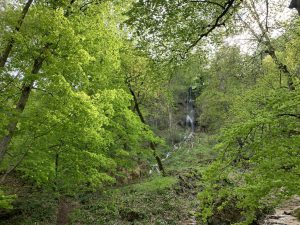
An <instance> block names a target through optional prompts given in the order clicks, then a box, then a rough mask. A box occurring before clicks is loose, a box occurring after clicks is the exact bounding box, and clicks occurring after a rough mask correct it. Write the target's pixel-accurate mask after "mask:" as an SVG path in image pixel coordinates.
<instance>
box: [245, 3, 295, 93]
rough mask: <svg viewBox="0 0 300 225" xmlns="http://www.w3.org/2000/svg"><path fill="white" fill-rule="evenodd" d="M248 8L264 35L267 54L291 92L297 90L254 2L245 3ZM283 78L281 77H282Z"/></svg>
mask: <svg viewBox="0 0 300 225" xmlns="http://www.w3.org/2000/svg"><path fill="white" fill-rule="evenodd" d="M245 5H246V7H247V8H248V9H249V11H250V14H251V16H252V18H253V19H254V20H255V22H256V23H257V25H258V27H259V29H260V32H261V33H262V38H263V39H264V44H265V46H266V47H267V50H266V53H268V54H269V55H270V56H271V58H272V59H273V61H274V63H275V64H276V66H277V68H278V69H279V71H280V72H282V73H283V74H284V75H286V77H287V85H288V88H289V90H290V91H292V90H295V85H294V82H293V76H292V74H291V72H290V71H289V70H288V67H287V65H285V64H284V63H282V62H281V61H280V60H279V59H278V57H277V55H276V51H275V48H274V46H273V45H272V42H271V39H270V37H269V36H268V29H267V27H266V28H265V27H264V25H263V24H262V22H261V20H260V17H259V14H258V12H257V10H256V7H255V3H254V1H253V0H251V1H250V4H247V3H246V2H245ZM242 22H243V23H244V24H245V25H246V26H247V27H248V28H249V30H250V32H251V33H252V34H253V36H254V37H255V38H256V39H257V40H258V41H259V40H261V37H260V35H258V34H257V33H256V32H255V31H254V30H253V29H252V28H251V27H250V25H249V24H247V23H246V22H245V21H243V20H242ZM280 76H281V75H280Z"/></svg>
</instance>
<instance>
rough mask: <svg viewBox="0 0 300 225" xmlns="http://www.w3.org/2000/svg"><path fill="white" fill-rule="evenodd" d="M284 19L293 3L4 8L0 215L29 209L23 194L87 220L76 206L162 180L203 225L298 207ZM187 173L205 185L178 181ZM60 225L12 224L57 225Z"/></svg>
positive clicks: (294, 102) (291, 68)
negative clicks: (187, 192)
mask: <svg viewBox="0 0 300 225" xmlns="http://www.w3.org/2000/svg"><path fill="white" fill-rule="evenodd" d="M288 7H290V8H295V9H297V10H298V9H299V5H298V1H292V2H291V3H290V5H289V2H286V1H283V0H282V1H281V0H280V1H275V0H259V1H254V0H247V1H241V0H220V1H217V0H212V1H206V0H203V1H202V0H196V1H190V0H182V1H170V0H151V1H149V0H139V1H121V0H117V1H110V0H91V1H86V0H59V1H54V0H14V1H9V0H4V1H2V2H1V3H0V118H1V119H0V175H1V178H0V182H1V187H0V209H1V210H4V211H3V212H4V213H3V215H10V214H9V213H11V212H17V210H16V211H13V210H15V209H16V208H17V209H18V210H19V211H20V212H23V214H22V213H19V214H20V215H25V214H26V213H25V212H28V211H30V210H28V208H29V206H30V207H31V206H32V205H34V204H32V205H31V204H30V201H29V200H28V199H29V197H28V199H26V196H27V195H26V194H24V195H23V196H22V195H21V197H20V196H19V195H18V193H17V191H16V189H15V186H16V185H15V183H18V184H19V183H22V182H23V183H22V184H24V185H20V186H21V187H20V188H24V187H22V186H26V187H31V188H32V190H37V193H38V195H39V194H40V193H39V191H40V190H43V191H42V192H43V193H44V192H45V193H46V192H47V193H48V194H49V196H51V197H47V198H48V200H47V201H48V202H49V204H50V203H51V204H52V203H53V202H54V203H53V205H55V206H54V207H53V208H59V209H60V207H61V205H62V204H67V202H68V201H66V199H67V198H70V199H72V201H76V202H80V204H81V206H82V208H84V204H85V203H84V200H82V199H81V200H82V201H81V200H78V198H79V197H78V196H80V198H82V196H88V195H89V194H90V193H97V194H98V193H100V194H99V195H100V196H101V198H102V197H107V196H108V198H109V197H110V191H112V190H114V189H116V188H118V187H123V186H126V185H129V184H131V183H133V182H141V185H143V179H148V178H149V179H151V177H152V176H158V177H160V176H161V177H162V178H156V177H155V178H154V181H153V182H158V183H159V184H160V185H161V187H169V186H170V187H173V186H174V185H175V186H176V185H182V183H184V185H187V186H188V187H189V189H195V191H194V192H195V193H196V194H195V193H194V194H193V195H194V196H195V195H197V197H196V199H197V208H196V209H195V210H194V211H196V212H195V217H197V219H198V221H201V223H202V224H223V222H224V224H252V223H253V222H254V221H258V220H259V219H261V218H262V216H264V215H266V214H267V213H269V212H270V209H274V207H276V206H278V204H279V203H280V202H282V201H283V200H286V199H289V198H291V197H292V196H295V195H300V193H299V186H300V121H299V119H300V91H299V90H300V89H299V82H300V75H299V68H300V61H299V59H300V55H299V52H300V47H299V46H300V45H299V40H300V36H299V34H300V27H299V22H300V21H299V16H298V15H297V13H296V11H295V10H291V9H289V8H288ZM283 15H284V16H283ZM204 137H206V138H204ZM208 139H209V140H211V141H209V142H206V140H208ZM197 143H198V144H197ZM204 143H206V144H207V145H206V148H207V149H209V150H207V151H206V152H205V154H204V153H202V152H201V151H202V149H201V148H202V147H203V145H204ZM181 146H183V147H181ZM190 149H191V153H190V154H191V156H190V158H189V157H187V156H186V155H184V154H188V153H189V151H190ZM175 150H176V151H179V152H180V153H181V154H183V155H182V157H181V156H180V155H179V156H172V154H173V153H174V152H175ZM185 150H186V152H187V153H184V151H185ZM193 151H195V152H197V151H199V152H201V154H199V155H197V156H195V157H194V156H193V155H192V153H193ZM180 153H176V154H180ZM174 154H175V153H174ZM176 154H175V155H176ZM203 155H209V157H210V158H209V160H208V159H207V161H209V163H207V164H203V161H205V159H203V158H200V157H203ZM172 157H173V158H172ZM176 157H178V158H176ZM197 157H199V158H197ZM175 159H176V160H178V161H176V163H175V165H173V164H172V162H173V163H174V161H175ZM186 159H189V160H191V162H190V165H189V167H187V168H188V169H189V170H192V171H194V170H195V171H197V172H195V173H196V175H195V177H197V179H198V180H197V182H198V183H201V185H198V184H197V185H194V184H193V185H194V186H193V185H192V184H189V182H194V180H192V181H186V180H187V178H183V175H182V174H181V173H183V172H182V171H181V172H178V171H179V170H180V169H182V168H181V167H180V166H182V164H181V163H182V162H184V160H186ZM195 159H197V160H198V161H196V162H194V161H193V160H195ZM172 160H173V161H172ZM170 165H171V166H170ZM174 167H175V168H176V169H175V170H174ZM172 168H173V169H172ZM187 168H185V170H187ZM199 168H201V169H199ZM153 171H156V174H155V175H153ZM174 171H175V172H174ZM184 172H186V171H184ZM193 173H194V172H193ZM188 178H189V179H190V177H188ZM156 179H158V180H156ZM159 179H162V180H159ZM193 179H194V178H193ZM160 181H161V183H160ZM25 184H26V185H25ZM150 184H151V183H150ZM149 186H150V187H149ZM153 186H155V185H152V186H151V185H148V186H145V187H144V186H142V187H141V188H140V189H139V190H142V191H143V192H145V194H147V193H148V192H149V193H152V192H151V191H149V190H150V189H151V188H153ZM159 187H160V186H159ZM155 188H157V187H155ZM155 188H154V190H157V189H155ZM24 190H25V189H24ZM26 190H27V189H26ZM32 190H30V191H28V192H29V193H31V194H32V193H33V191H32ZM151 190H152V189H151ZM126 193H127V192H126ZM176 193H177V192H176ZM156 194H157V196H159V194H160V193H159V191H157V192H156ZM128 195H130V194H128ZM24 196H25V197H24ZM41 196H42V195H41ZM157 196H156V197H157ZM86 198H87V197H86ZM153 198H154V197H153ZM175 198H176V197H175ZM178 198H179V199H180V197H178ZM24 199H25V200H24ZM121 199H122V198H121ZM18 201H19V202H22V204H18ZM26 201H27V202H26ZM35 201H37V202H39V200H38V199H35ZM186 201H187V200H186ZM40 203H41V200H40V202H39V204H40ZM103 204H104V203H103ZM111 204H113V203H111ZM145 204H146V203H145ZM102 206H103V205H102ZM102 206H101V207H102ZM32 207H34V206H32ZM51 207H52V206H51ZM101 207H100V208H101ZM110 207H116V208H117V207H118V206H116V205H113V206H112V205H110V206H109V207H108V206H103V207H102V208H105V209H108V208H109V209H110ZM130 207H131V206H130ZM132 207H133V206H132ZM37 208H38V207H37ZM49 208H50V207H49ZM79 208H80V207H79ZM82 208H80V209H82ZM102 208H101V209H102ZM114 209H115V208H114ZM1 210H0V211H1ZM5 210H8V211H5ZM26 210H27V211H26ZM115 210H116V211H117V209H115ZM122 210H124V209H121V210H120V211H118V212H119V215H120V216H121V217H122V216H123V217H126V218H127V217H128V215H126V216H124V215H123V214H124V213H123V211H122ZM19 211H18V212H19ZM54 211H55V212H56V211H57V210H54ZM79 211H80V210H79ZM108 211H109V210H108ZM112 211H113V210H112ZM116 211H114V216H116V215H117V213H116ZM1 212H2V211H1ZM1 212H0V217H1V215H2V214H1ZM7 212H8V213H7ZM55 212H50V211H49V212H48V213H49V214H51V213H52V214H51V215H52V216H49V218H50V219H49V218H44V220H43V219H41V218H38V221H33V220H34V219H32V220H30V219H28V218H25V217H23V218H21V217H16V218H18V219H19V220H20V221H19V222H20V224H22V223H23V224H32V223H35V222H41V224H42V222H43V221H44V222H45V224H54V222H53V217H55V218H56V217H58V218H59V212H60V210H58V215H57V216H53V215H55ZM80 212H86V213H87V214H88V213H91V212H88V210H87V211H84V210H83V211H80ZM229 212H230V213H232V214H234V215H232V216H231V214H230V213H229ZM77 213H78V212H77ZM122 213H123V214H122ZM228 213H229V214H230V216H228V218H224V217H222V215H224V214H225V215H226V214H228ZM128 214H129V215H131V216H132V215H135V214H134V213H133V214H132V212H131V214H130V213H128ZM154 214H155V213H154ZM157 214H158V213H157ZM105 216H110V215H109V213H108V212H107V214H105ZM4 217H8V218H9V216H4ZM123 217H122V218H123ZM129 217H130V216H129ZM133 217H134V216H133ZM135 217H137V218H139V219H142V217H141V216H136V215H135ZM1 218H2V217H1ZM32 218H34V217H32ZM92 218H96V216H95V215H94V217H93V216H91V218H90V220H89V219H86V221H83V222H84V223H83V224H93V222H95V221H93V222H90V223H89V222H88V221H92V220H93V219H92ZM143 218H144V219H145V218H146V216H144V217H143ZM22 219H24V220H22ZM81 219H82V218H81ZM165 219H166V218H165ZM26 220H28V221H26ZM24 221H26V223H25V222H24ZM57 221H58V220H57ZM220 221H222V223H221V222H220ZM81 222H82V221H81ZM98 222H99V221H98ZM148 222H149V221H148ZM177 222H178V221H177ZM0 224H1V222H0ZM16 224H17V223H16ZM38 224H40V223H38ZM43 224H44V223H43ZM57 224H59V223H58V222H57ZM62 224H66V223H62ZM70 224H71V223H70ZM74 224H75V223H74ZM115 224H117V223H115ZM124 224H125V223H124ZM145 224H147V221H146V222H145ZM148 224H150V223H148ZM170 224H171V223H170ZM175 224H176V223H175ZM177 224H178V223H177Z"/></svg>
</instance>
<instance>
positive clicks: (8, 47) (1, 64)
mask: <svg viewBox="0 0 300 225" xmlns="http://www.w3.org/2000/svg"><path fill="white" fill-rule="evenodd" d="M32 2H33V0H28V1H27V2H26V4H25V6H24V8H23V10H22V14H21V16H20V18H19V20H18V24H17V26H16V27H15V31H16V32H19V30H20V28H21V26H22V24H23V21H24V19H25V17H26V14H27V13H28V10H29V8H30V6H31V4H32ZM14 42H15V39H14V38H13V37H12V38H10V40H9V41H8V43H7V45H6V47H5V48H4V50H3V52H2V54H1V56H0V68H3V67H4V66H5V63H6V62H7V58H8V56H9V54H10V52H11V50H12V47H13V45H14Z"/></svg>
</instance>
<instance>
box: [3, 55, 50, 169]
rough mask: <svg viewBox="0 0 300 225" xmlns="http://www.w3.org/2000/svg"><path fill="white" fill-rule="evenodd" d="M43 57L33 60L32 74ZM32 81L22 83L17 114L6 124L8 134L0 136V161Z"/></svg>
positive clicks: (36, 70)
mask: <svg viewBox="0 0 300 225" xmlns="http://www.w3.org/2000/svg"><path fill="white" fill-rule="evenodd" d="M44 59H45V58H44V57H43V55H42V54H41V56H39V57H38V58H36V59H35V60H34V64H33V68H32V71H31V73H32V74H38V72H39V71H40V69H41V67H42V64H43V61H44ZM33 83H34V81H31V82H29V83H24V84H23V85H22V89H21V95H20V98H19V100H18V102H17V105H16V108H15V110H16V113H17V116H16V117H13V118H11V120H10V122H9V124H8V125H7V131H8V134H7V135H5V136H4V137H2V138H1V140H0V163H1V162H2V161H3V158H4V156H5V154H6V152H7V149H8V146H9V143H10V142H11V139H12V137H13V135H14V133H15V131H16V128H17V124H18V122H19V116H18V115H20V114H21V113H22V112H23V111H24V109H25V106H26V104H27V102H28V98H29V95H30V93H31V90H32V87H33Z"/></svg>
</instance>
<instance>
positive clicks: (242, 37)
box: [225, 0, 298, 54]
mask: <svg viewBox="0 0 300 225" xmlns="http://www.w3.org/2000/svg"><path fill="white" fill-rule="evenodd" d="M268 2H269V16H268V27H269V34H270V36H271V37H272V38H276V37H278V36H280V35H281V34H283V32H284V26H285V24H288V23H289V21H291V20H292V18H294V17H295V16H298V13H297V11H296V10H295V9H289V8H288V6H289V4H290V1H287V0H268ZM255 4H256V9H257V11H258V13H259V15H260V21H261V22H262V23H263V24H264V25H265V24H266V15H267V13H266V11H267V10H266V0H255ZM239 15H240V16H241V18H242V19H243V20H244V21H245V22H247V23H248V24H250V25H251V28H252V29H253V30H254V31H255V32H256V33H258V34H261V32H260V29H259V28H258V25H257V23H255V22H254V21H253V20H251V18H250V16H249V13H248V12H246V11H245V10H240V12H239ZM236 24H237V25H238V26H243V27H244V25H243V24H242V23H241V22H238V21H237V22H236ZM254 39H255V38H254V37H253V35H252V34H251V33H250V32H249V31H248V29H246V30H243V31H242V32H241V33H239V34H237V35H234V36H230V37H228V38H226V39H225V42H226V43H229V44H230V45H238V46H239V47H240V49H241V51H242V52H243V53H248V54H249V53H250V54H251V53H253V52H255V50H256V49H257V47H258V45H257V41H256V39H255V40H254Z"/></svg>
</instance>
